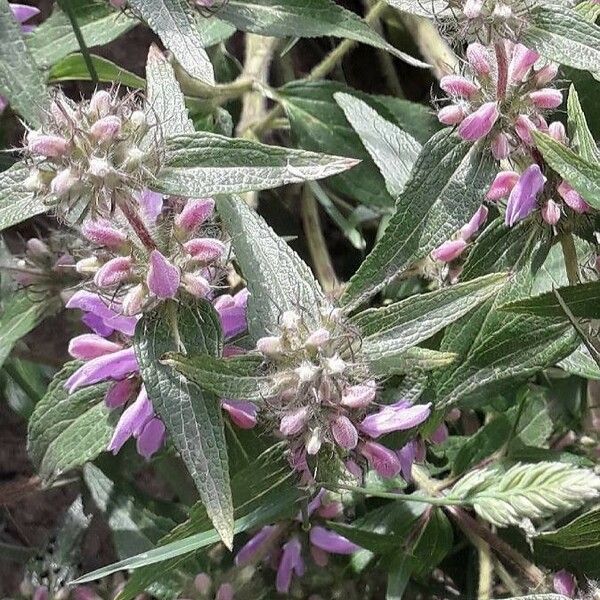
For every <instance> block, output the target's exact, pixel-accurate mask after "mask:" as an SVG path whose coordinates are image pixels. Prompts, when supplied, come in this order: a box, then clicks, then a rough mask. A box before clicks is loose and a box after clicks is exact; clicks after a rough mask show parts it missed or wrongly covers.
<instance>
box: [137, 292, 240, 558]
mask: <svg viewBox="0 0 600 600" xmlns="http://www.w3.org/2000/svg"><path fill="white" fill-rule="evenodd" d="M134 347H135V352H136V357H137V360H138V363H139V365H140V372H141V374H142V379H143V380H144V385H145V387H146V391H147V392H148V396H149V398H150V400H151V401H152V405H153V406H154V409H155V411H156V413H157V414H158V416H159V417H160V418H161V419H162V421H163V422H164V424H165V426H166V428H167V431H168V433H169V438H170V439H171V440H172V442H173V444H174V445H175V447H176V448H177V450H178V451H179V453H180V454H181V458H182V460H183V462H184V463H185V466H186V468H187V469H188V471H189V473H190V475H191V476H192V479H193V480H194V483H195V484H196V487H197V489H198V492H199V494H200V498H201V499H202V502H203V503H204V505H205V506H206V510H207V512H208V514H209V516H210V518H211V519H212V522H213V524H214V526H215V528H216V529H217V531H218V532H219V535H220V536H221V539H222V540H223V542H224V543H225V544H226V545H227V546H229V547H231V544H232V541H233V503H232V499H231V488H230V483H229V466H228V463H227V444H226V440H225V431H224V425H223V416H222V414H221V402H220V400H219V399H218V398H217V397H216V396H213V395H212V394H208V393H204V392H203V391H202V389H201V388H200V387H198V386H197V385H196V384H195V383H193V382H192V381H189V380H187V379H186V378H185V377H182V376H181V375H179V374H178V373H177V372H176V371H174V370H173V369H171V368H170V367H167V366H166V365H163V364H162V363H161V362H160V359H161V357H162V356H163V355H164V354H165V353H167V352H172V351H176V352H177V351H184V352H188V353H194V352H198V353H209V354H213V355H220V354H221V351H222V347H223V340H222V331H221V324H220V322H219V317H218V315H217V314H216V311H215V309H214V308H213V307H212V305H211V304H210V303H209V302H206V301H204V300H200V301H197V302H181V303H179V304H176V303H175V302H166V303H163V304H161V305H159V306H158V307H157V308H156V309H154V310H153V311H151V312H149V313H146V314H145V315H144V316H143V318H142V319H141V320H140V321H139V322H138V325H137V327H136V333H135V342H134Z"/></svg>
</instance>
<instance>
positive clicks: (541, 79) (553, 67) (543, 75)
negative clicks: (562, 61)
mask: <svg viewBox="0 0 600 600" xmlns="http://www.w3.org/2000/svg"><path fill="white" fill-rule="evenodd" d="M557 75H558V65H557V64H556V63H550V64H547V65H546V66H545V67H543V68H541V69H540V70H539V71H537V72H536V74H535V83H536V85H538V86H542V85H547V84H549V83H550V82H551V81H552V80H553V79H555V78H556V76H557Z"/></svg>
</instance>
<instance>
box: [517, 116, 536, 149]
mask: <svg viewBox="0 0 600 600" xmlns="http://www.w3.org/2000/svg"><path fill="white" fill-rule="evenodd" d="M515 131H516V133H517V135H518V136H519V137H520V138H521V140H522V141H523V142H525V144H527V145H528V146H531V145H532V144H533V136H532V133H533V132H534V131H537V127H536V126H535V123H534V122H533V121H532V120H531V119H530V118H529V117H528V116H527V115H519V116H518V117H517V120H516V121H515Z"/></svg>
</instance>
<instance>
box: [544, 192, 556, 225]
mask: <svg viewBox="0 0 600 600" xmlns="http://www.w3.org/2000/svg"><path fill="white" fill-rule="evenodd" d="M542 219H544V221H545V222H546V223H548V225H556V224H557V223H558V221H559V219H560V206H559V205H558V204H557V203H556V202H554V200H552V198H551V199H550V200H548V202H546V204H544V206H542Z"/></svg>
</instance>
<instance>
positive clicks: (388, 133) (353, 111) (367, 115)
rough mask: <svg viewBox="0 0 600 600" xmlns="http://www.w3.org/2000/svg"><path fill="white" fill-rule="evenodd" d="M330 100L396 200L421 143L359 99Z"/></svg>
mask: <svg viewBox="0 0 600 600" xmlns="http://www.w3.org/2000/svg"><path fill="white" fill-rule="evenodd" d="M334 98H335V100H336V102H337V103H338V104H339V105H340V106H341V108H342V110H343V111H344V114H345V115H346V118H347V119H348V121H349V122H350V125H352V127H353V129H354V130H355V131H356V133H358V135H359V137H360V139H361V142H362V143H363V146H364V147H365V148H366V149H367V152H368V153H369V154H370V155H371V158H372V159H373V160H374V161H375V164H376V165H377V166H378V167H379V170H380V171H381V174H382V175H383V178H384V179H385V183H386V187H387V190H388V192H389V193H390V195H391V196H392V197H393V198H396V197H397V196H398V195H399V194H400V193H401V192H402V191H403V190H404V186H405V185H406V182H407V181H408V178H409V176H410V173H411V171H412V169H413V167H414V165H415V162H416V161H417V158H418V156H419V154H420V152H421V149H422V146H421V144H420V143H419V142H418V141H417V140H415V139H414V138H413V137H412V136H411V135H410V134H408V133H406V132H405V131H402V129H400V128H399V127H397V126H396V125H394V124H393V123H391V122H390V121H388V120H386V119H384V118H383V117H382V116H381V115H379V114H378V113H377V111H376V110H374V109H372V108H371V107H370V106H369V105H368V104H367V103H366V102H363V101H362V100H360V99H359V98H355V97H354V96H351V95H350V94H343V93H337V94H335V95H334Z"/></svg>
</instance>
